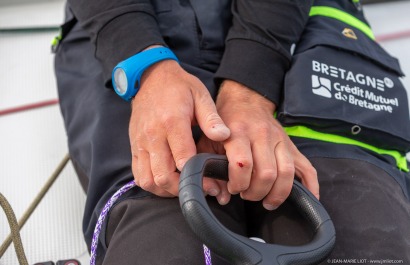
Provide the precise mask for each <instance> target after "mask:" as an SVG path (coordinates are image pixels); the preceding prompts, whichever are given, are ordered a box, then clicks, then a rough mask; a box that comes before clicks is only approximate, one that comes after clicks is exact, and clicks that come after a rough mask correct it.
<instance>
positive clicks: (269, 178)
mask: <svg viewBox="0 0 410 265" xmlns="http://www.w3.org/2000/svg"><path fill="white" fill-rule="evenodd" d="M257 177H258V179H260V180H261V181H262V182H264V183H267V182H274V181H275V180H276V177H277V172H276V170H275V169H274V168H264V169H262V170H261V171H260V172H259V174H258V176H257Z"/></svg>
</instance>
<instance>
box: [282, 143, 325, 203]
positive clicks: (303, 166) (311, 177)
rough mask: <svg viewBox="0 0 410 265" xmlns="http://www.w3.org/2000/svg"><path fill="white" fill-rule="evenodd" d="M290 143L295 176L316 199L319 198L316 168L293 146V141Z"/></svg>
mask: <svg viewBox="0 0 410 265" xmlns="http://www.w3.org/2000/svg"><path fill="white" fill-rule="evenodd" d="M289 141H290V140H289ZM291 144H292V147H291V152H292V156H293V158H294V160H295V170H296V171H295V172H296V173H295V174H296V176H298V177H299V178H300V179H301V181H302V184H303V186H305V187H306V188H307V189H308V190H309V191H310V192H311V193H312V194H313V195H314V196H315V197H316V198H317V199H319V198H320V193H319V180H318V176H317V171H316V169H315V168H314V167H313V166H312V164H311V163H310V161H309V160H308V159H307V158H306V157H305V156H304V155H303V154H302V153H300V152H299V150H298V149H297V148H296V146H294V145H293V143H291Z"/></svg>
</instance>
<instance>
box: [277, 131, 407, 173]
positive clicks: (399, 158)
mask: <svg viewBox="0 0 410 265" xmlns="http://www.w3.org/2000/svg"><path fill="white" fill-rule="evenodd" d="M284 129H285V131H286V133H287V134H288V135H289V136H295V137H302V138H308V139H313V140H320V141H324V142H330V143H335V144H348V145H356V146H359V147H362V148H365V149H368V150H370V151H373V152H375V153H378V154H381V155H389V156H392V157H393V158H394V159H395V160H396V165H397V167H398V168H399V169H400V170H402V171H404V172H409V168H408V165H407V160H406V157H405V156H404V155H402V154H401V153H400V152H399V151H396V150H387V149H381V148H378V147H375V146H373V145H370V144H366V143H363V142H360V141H357V140H353V139H350V138H347V137H343V136H340V135H335V134H329V133H322V132H318V131H314V130H312V129H310V128H308V127H305V126H299V125H298V126H292V127H284Z"/></svg>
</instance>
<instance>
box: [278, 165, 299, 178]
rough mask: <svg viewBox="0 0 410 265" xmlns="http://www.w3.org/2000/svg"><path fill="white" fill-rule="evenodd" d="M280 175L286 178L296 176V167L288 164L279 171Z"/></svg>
mask: <svg viewBox="0 0 410 265" xmlns="http://www.w3.org/2000/svg"><path fill="white" fill-rule="evenodd" d="M278 174H279V175H280V176H284V177H292V178H293V176H294V175H295V166H294V165H293V163H291V162H286V163H284V164H283V165H281V166H280V167H279V169H278Z"/></svg>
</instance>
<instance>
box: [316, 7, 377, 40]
mask: <svg viewBox="0 0 410 265" xmlns="http://www.w3.org/2000/svg"><path fill="white" fill-rule="evenodd" d="M309 16H311V17H312V16H324V17H329V18H333V19H337V20H339V21H341V22H343V23H346V24H348V25H350V26H352V27H354V28H356V29H358V30H360V31H361V32H363V33H364V34H366V35H367V36H368V37H369V38H370V39H372V40H375V37H374V34H373V31H372V29H371V28H370V27H369V26H368V25H367V24H366V23H364V22H363V21H361V20H360V19H358V18H356V17H354V16H352V15H350V14H349V13H347V12H344V11H342V10H340V9H337V8H334V7H329V6H312V8H311V9H310V13H309Z"/></svg>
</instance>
